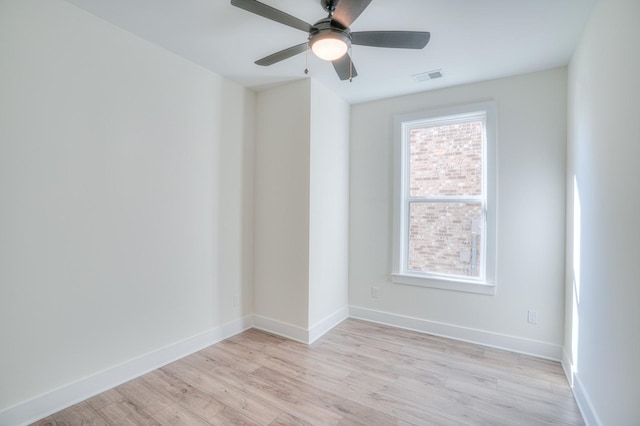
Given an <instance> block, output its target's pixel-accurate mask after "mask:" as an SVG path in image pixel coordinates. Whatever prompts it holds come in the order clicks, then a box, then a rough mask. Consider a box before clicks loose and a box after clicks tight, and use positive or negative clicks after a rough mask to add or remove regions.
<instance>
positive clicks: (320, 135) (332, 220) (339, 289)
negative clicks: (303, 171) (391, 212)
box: [309, 81, 349, 328]
mask: <svg viewBox="0 0 640 426" xmlns="http://www.w3.org/2000/svg"><path fill="white" fill-rule="evenodd" d="M310 142H311V151H310V160H311V164H310V171H309V172H310V199H309V206H310V208H309V326H310V327H311V328H313V327H314V326H316V325H317V324H319V323H321V322H322V321H323V320H325V319H327V318H328V317H330V316H331V315H333V314H336V313H338V314H337V315H341V314H340V313H339V312H341V311H344V314H343V315H346V314H347V307H348V296H349V290H348V288H349V104H347V103H346V102H345V101H344V100H342V99H341V98H340V97H338V96H337V95H336V94H334V93H333V92H331V91H330V90H329V89H327V88H325V87H324V86H322V85H321V84H320V83H318V82H316V81H312V84H311V141H310Z"/></svg>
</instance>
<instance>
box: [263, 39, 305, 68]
mask: <svg viewBox="0 0 640 426" xmlns="http://www.w3.org/2000/svg"><path fill="white" fill-rule="evenodd" d="M308 48H309V43H306V42H305V43H302V44H299V45H297V46H292V47H290V48H288V49H284V50H281V51H279V52H276V53H274V54H273V55H269V56H265V57H264V58H262V59H258V60H257V61H256V65H262V66H263V67H266V66H268V65H273V64H275V63H277V62H280V61H284V60H285V59H287V58H290V57H292V56H295V55H297V54H298V53H302V52H304V51H305V50H307V49H308Z"/></svg>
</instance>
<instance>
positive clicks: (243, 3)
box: [231, 0, 313, 32]
mask: <svg viewBox="0 0 640 426" xmlns="http://www.w3.org/2000/svg"><path fill="white" fill-rule="evenodd" d="M231 4H232V5H233V6H236V7H239V8H240V9H244V10H246V11H249V12H251V13H255V14H256V15H260V16H262V17H264V18H267V19H271V20H272V21H276V22H279V23H281V24H284V25H288V26H290V27H293V28H296V29H298V30H301V31H305V32H310V31H311V30H312V29H313V26H312V25H311V24H308V23H306V22H304V21H303V20H302V19H298V18H296V17H295V16H291V15H289V14H288V13H285V12H283V11H281V10H278V9H276V8H273V7H271V6H268V5H266V4H264V3H260V2H259V1H256V0H231Z"/></svg>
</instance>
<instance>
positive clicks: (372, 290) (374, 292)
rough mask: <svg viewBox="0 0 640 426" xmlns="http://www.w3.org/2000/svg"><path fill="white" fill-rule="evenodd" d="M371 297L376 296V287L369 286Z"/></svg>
mask: <svg viewBox="0 0 640 426" xmlns="http://www.w3.org/2000/svg"><path fill="white" fill-rule="evenodd" d="M371 297H373V298H374V299H377V298H378V287H371Z"/></svg>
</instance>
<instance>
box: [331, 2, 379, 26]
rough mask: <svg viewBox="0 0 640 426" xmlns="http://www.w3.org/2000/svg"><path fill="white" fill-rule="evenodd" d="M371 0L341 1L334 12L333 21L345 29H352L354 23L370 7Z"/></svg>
mask: <svg viewBox="0 0 640 426" xmlns="http://www.w3.org/2000/svg"><path fill="white" fill-rule="evenodd" d="M369 3H371V0H339V1H338V5H337V6H336V9H335V10H334V11H333V16H332V19H333V20H334V21H338V22H339V23H340V24H342V25H343V26H344V27H350V26H351V24H352V23H353V21H355V20H356V19H357V18H358V16H360V14H361V13H362V12H363V11H364V10H365V9H366V8H367V6H369Z"/></svg>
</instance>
